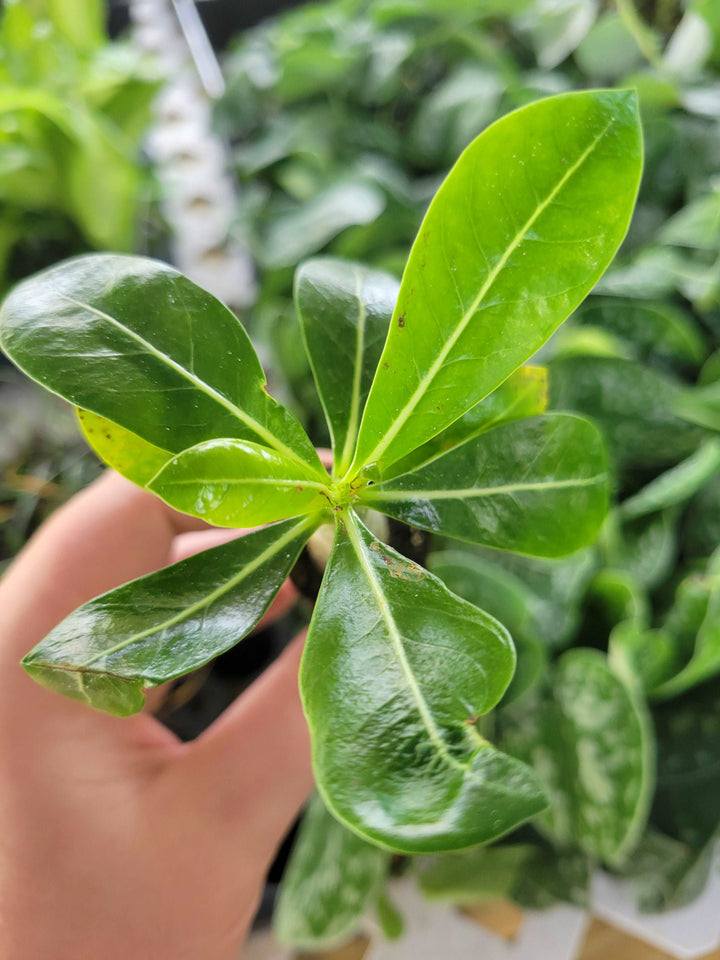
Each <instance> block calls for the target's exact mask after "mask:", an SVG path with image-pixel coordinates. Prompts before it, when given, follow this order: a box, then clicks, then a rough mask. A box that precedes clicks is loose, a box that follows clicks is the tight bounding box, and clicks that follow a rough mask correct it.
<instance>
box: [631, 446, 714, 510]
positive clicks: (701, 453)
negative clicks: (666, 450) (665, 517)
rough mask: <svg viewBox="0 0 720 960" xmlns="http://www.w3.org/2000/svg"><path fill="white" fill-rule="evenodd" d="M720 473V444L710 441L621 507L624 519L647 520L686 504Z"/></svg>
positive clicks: (656, 478)
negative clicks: (671, 508)
mask: <svg viewBox="0 0 720 960" xmlns="http://www.w3.org/2000/svg"><path fill="white" fill-rule="evenodd" d="M718 470H720V441H719V440H715V439H711V440H706V441H705V443H703V444H702V446H700V447H698V449H697V450H696V451H695V453H694V454H693V455H692V456H691V457H688V459H687V460H683V462H682V463H679V464H678V465H677V466H676V467H673V468H672V469H670V470H667V471H666V472H665V473H662V474H660V475H659V476H657V477H655V479H654V480H652V481H651V482H650V483H649V484H648V485H647V486H645V487H643V488H642V490H639V491H638V492H637V493H636V494H634V495H633V496H632V497H628V499H627V500H624V501H623V502H622V504H621V505H620V513H621V515H622V516H623V517H625V518H627V519H630V518H633V517H643V516H646V515H647V514H648V513H653V512H655V511H657V510H664V509H665V508H666V507H672V506H675V504H678V503H684V502H685V501H686V500H689V499H690V497H692V496H693V495H694V494H696V493H697V492H698V490H700V489H701V488H702V487H704V486H705V484H706V483H707V481H708V480H709V479H710V477H712V476H713V475H714V474H716V473H717V472H718Z"/></svg>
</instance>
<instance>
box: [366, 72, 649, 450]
mask: <svg viewBox="0 0 720 960" xmlns="http://www.w3.org/2000/svg"><path fill="white" fill-rule="evenodd" d="M641 164H642V147H641V141H640V130H639V125H638V117H637V106H636V102H635V97H634V94H632V93H631V92H629V91H620V92H608V91H594V92H591V93H573V94H567V95H564V96H559V97H554V98H551V99H547V100H543V101H540V102H537V103H533V104H530V105H529V106H527V107H523V108H522V109H521V110H518V111H516V112H515V113H512V114H510V115H509V116H507V117H504V118H503V119H501V120H499V121H498V122H497V123H495V124H493V125H492V126H491V127H490V128H489V129H488V130H486V131H485V132H484V133H483V134H481V135H480V137H478V138H477V139H476V140H475V141H474V142H473V143H472V144H471V145H470V146H469V147H468V148H467V150H466V151H465V152H464V153H463V154H462V156H461V157H460V159H459V160H458V162H457V163H456V165H455V167H454V168H453V170H452V171H451V173H450V174H449V176H448V178H447V180H446V181H445V183H444V184H443V186H442V187H441V188H440V190H439V192H438V193H437V195H436V197H435V199H434V200H433V202H432V204H431V206H430V209H429V211H428V213H427V215H426V217H425V219H424V221H423V224H422V226H421V228H420V232H419V234H418V237H417V239H416V241H415V244H414V245H413V249H412V252H411V254H410V259H409V261H408V265H407V267H406V269H405V274H404V276H403V280H402V286H401V290H400V295H399V298H398V303H397V306H396V308H395V313H394V315H393V320H392V324H391V328H390V333H389V335H388V341H387V344H386V346H385V349H384V351H383V355H382V358H381V362H380V366H379V367H378V372H377V375H376V377H375V381H374V383H373V386H372V388H371V391H370V396H369V398H368V403H367V407H366V410H365V415H364V417H363V421H362V425H361V429H360V437H359V441H358V451H357V455H356V466H357V467H358V468H360V467H362V466H363V465H364V464H369V463H375V462H378V463H380V464H382V465H385V466H386V465H389V464H391V463H393V462H394V461H396V460H398V459H400V457H402V456H404V455H405V454H407V453H408V452H410V451H411V450H413V449H414V448H415V447H418V446H419V445H420V444H421V443H424V442H425V441H426V440H428V439H430V438H431V437H433V436H434V435H435V434H437V433H439V432H440V430H442V429H444V428H445V427H447V426H449V424H451V423H452V422H453V421H454V420H456V419H457V418H458V417H459V416H461V415H462V414H463V413H465V412H466V411H467V410H469V409H470V408H471V407H473V406H474V405H475V404H476V403H477V402H478V401H479V400H481V399H482V398H483V397H484V396H487V394H489V393H490V392H491V391H492V390H494V389H495V387H497V386H498V385H499V384H500V383H502V381H503V380H505V378H506V377H507V376H508V375H509V374H510V373H512V371H513V370H514V369H516V368H517V367H518V366H519V365H520V364H521V363H523V362H524V361H525V360H527V359H528V357H530V356H531V355H532V354H533V353H534V352H535V351H536V350H537V349H538V348H539V347H540V346H541V344H542V343H544V341H545V340H547V339H548V337H549V336H550V335H551V333H552V332H553V331H554V330H555V329H556V328H557V327H558V326H559V324H560V323H562V321H563V320H564V319H565V318H566V317H567V316H568V314H569V313H570V312H571V311H572V310H573V309H574V308H575V307H576V306H577V305H578V304H579V303H580V301H581V300H582V299H583V297H584V296H585V295H586V294H587V293H588V292H589V290H590V289H591V288H592V287H593V285H594V284H595V283H596V281H597V280H598V278H599V277H600V275H601V274H602V272H603V270H604V269H605V268H606V267H607V265H608V263H609V262H610V260H611V259H612V257H613V256H614V254H615V251H616V250H617V248H618V246H619V244H620V241H621V240H622V238H623V236H624V235H625V231H626V230H627V226H628V223H629V220H630V214H631V212H632V208H633V205H634V202H635V195H636V192H637V187H638V182H639V178H640V170H641Z"/></svg>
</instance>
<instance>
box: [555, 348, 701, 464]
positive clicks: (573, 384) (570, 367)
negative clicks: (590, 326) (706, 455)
mask: <svg viewBox="0 0 720 960" xmlns="http://www.w3.org/2000/svg"><path fill="white" fill-rule="evenodd" d="M682 395H683V387H682V384H681V383H680V382H679V381H678V380H676V379H674V378H672V377H670V376H667V375H665V374H661V373H658V372H657V371H656V370H652V369H650V368H649V367H644V366H642V365H641V364H639V363H636V362H634V361H631V360H615V359H608V358H605V357H565V358H563V359H559V360H554V361H553V362H552V363H551V364H550V406H551V407H552V408H554V409H555V410H574V411H576V412H577V413H581V414H585V416H588V417H592V418H593V420H595V421H596V422H597V423H598V424H599V425H600V426H601V427H602V430H603V433H604V434H605V437H606V439H607V441H608V446H609V449H610V453H611V455H612V456H613V458H614V460H615V461H616V463H617V465H618V466H619V467H620V468H621V469H622V470H627V469H629V468H631V467H638V466H661V465H669V464H671V463H674V462H677V461H678V460H680V459H682V458H683V457H686V456H689V454H691V453H693V451H694V450H695V449H696V447H697V445H698V443H699V442H700V440H701V438H702V432H701V431H700V430H698V429H693V428H691V427H689V426H688V424H687V423H686V422H685V421H684V420H682V419H681V417H680V414H679V412H678V410H677V407H678V403H679V399H680V397H681V396H682Z"/></svg>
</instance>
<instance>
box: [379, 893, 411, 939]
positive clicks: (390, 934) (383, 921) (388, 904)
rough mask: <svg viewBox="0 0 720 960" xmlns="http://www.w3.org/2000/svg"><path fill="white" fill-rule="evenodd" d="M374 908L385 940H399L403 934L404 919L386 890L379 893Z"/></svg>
mask: <svg viewBox="0 0 720 960" xmlns="http://www.w3.org/2000/svg"><path fill="white" fill-rule="evenodd" d="M375 908H376V911H377V920H378V924H379V925H380V929H381V930H382V932H383V936H384V937H385V938H386V939H387V940H399V939H400V937H402V935H403V933H404V932H405V919H404V917H403V915H402V914H401V913H400V911H399V910H398V908H397V907H396V906H395V904H394V903H393V901H392V900H391V899H390V897H389V895H388V893H387V891H386V890H381V891H380V895H379V896H378V898H377V903H376V904H375Z"/></svg>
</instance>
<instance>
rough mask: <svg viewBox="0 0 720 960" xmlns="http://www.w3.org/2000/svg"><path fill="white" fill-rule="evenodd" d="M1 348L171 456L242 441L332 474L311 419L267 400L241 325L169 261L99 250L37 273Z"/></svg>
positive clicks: (11, 303)
mask: <svg viewBox="0 0 720 960" xmlns="http://www.w3.org/2000/svg"><path fill="white" fill-rule="evenodd" d="M0 343H1V344H2V347H3V349H4V350H5V351H6V352H7V354H8V356H9V357H10V358H11V359H12V360H13V361H14V362H15V363H16V364H17V365H18V366H19V367H20V368H21V369H22V370H24V371H25V373H27V374H28V375H29V376H31V377H32V378H33V379H35V380H38V381H39V382H40V383H42V384H43V386H45V387H47V388H48V389H49V390H52V391H53V392H55V393H59V394H60V396H62V397H65V399H66V400H70V402H71V403H74V404H75V405H76V406H79V407H82V408H83V409H86V410H90V411H91V412H93V413H96V414H99V415H100V416H102V417H105V418H106V419H108V420H110V421H112V422H113V423H117V424H119V425H120V426H122V427H124V428H125V429H126V430H130V431H131V432H132V433H134V434H137V436H139V437H141V438H142V439H143V440H147V441H148V442H149V443H151V444H153V445H154V446H157V447H160V448H161V449H163V450H170V451H172V452H173V453H178V452H180V451H181V450H185V449H187V448H188V447H191V446H194V445H195V444H197V443H201V442H202V441H204V440H211V439H214V438H219V437H235V438H238V439H247V440H252V441H253V442H260V443H263V444H265V445H266V446H269V447H272V448H273V449H274V450H277V451H278V452H279V453H282V454H283V455H285V456H290V457H292V456H295V457H299V458H301V459H303V460H305V461H306V462H307V463H309V464H312V465H313V467H314V468H315V469H316V471H317V472H318V474H319V476H320V478H322V477H324V475H325V471H324V470H323V468H322V465H321V464H320V462H319V460H318V458H317V454H316V453H315V450H314V448H313V447H312V444H311V443H310V440H309V439H308V437H307V436H306V434H305V432H304V431H303V429H302V427H301V426H300V424H299V423H298V422H297V420H296V419H295V418H294V417H293V416H292V414H291V413H290V412H289V411H287V410H286V409H285V408H284V407H282V406H280V404H278V403H276V402H275V401H274V400H273V399H272V398H271V397H269V396H268V395H267V393H265V390H264V386H265V376H264V374H263V371H262V367H261V366H260V362H259V361H258V359H257V356H256V355H255V351H254V350H253V348H252V344H251V343H250V340H249V339H248V336H247V334H246V333H245V331H244V330H243V328H242V326H241V324H240V322H239V321H238V320H237V318H236V317H234V316H233V314H232V313H230V311H229V310H228V309H227V308H226V307H225V306H223V304H221V303H220V301H219V300H216V299H215V298H214V297H212V296H211V295H210V294H209V293H206V292H205V291H204V290H201V289H200V287H197V286H196V285H195V284H194V283H192V282H191V281H190V280H188V279H187V278H186V277H183V276H182V275H181V274H179V273H178V272H177V271H176V270H173V269H172V268H171V267H168V266H166V265H165V264H162V263H159V262H158V261H155V260H148V259H145V258H143V257H124V256H111V255H106V254H90V255H87V256H83V257H77V258H75V259H74V260H69V261H67V262H66V263H64V264H61V265H60V266H58V267H53V268H52V269H50V270H45V271H44V272H42V273H39V274H37V275H36V276H34V277H31V278H30V279H29V280H26V281H24V282H23V283H21V284H19V285H18V286H17V287H15V289H14V290H13V292H12V293H11V294H10V296H9V297H8V298H7V300H6V301H5V303H4V304H3V307H2V310H0Z"/></svg>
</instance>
